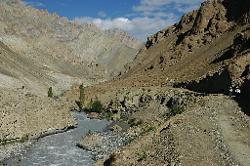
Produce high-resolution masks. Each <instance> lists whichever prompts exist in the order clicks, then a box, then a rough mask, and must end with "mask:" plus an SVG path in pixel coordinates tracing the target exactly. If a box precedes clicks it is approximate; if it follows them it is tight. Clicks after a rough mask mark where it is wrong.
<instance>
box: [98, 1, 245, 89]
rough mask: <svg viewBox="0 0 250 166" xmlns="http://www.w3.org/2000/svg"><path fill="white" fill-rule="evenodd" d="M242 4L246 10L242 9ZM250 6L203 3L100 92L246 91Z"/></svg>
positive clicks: (149, 43) (161, 34)
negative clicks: (145, 88)
mask: <svg viewBox="0 0 250 166" xmlns="http://www.w3.org/2000/svg"><path fill="white" fill-rule="evenodd" d="M240 4H241V5H242V4H244V5H243V6H245V7H246V9H244V10H240V9H239V6H241V5H240ZM247 7H249V2H248V1H244V0H243V1H237V2H232V1H230V0H225V1H220V0H213V1H207V2H204V3H203V4H202V6H201V8H200V9H199V10H196V11H192V12H190V13H188V14H186V15H184V16H183V17H182V18H181V20H180V22H179V23H176V24H175V25H173V26H170V27H168V28H166V29H163V30H161V31H159V32H157V33H156V34H155V35H153V36H151V37H148V41H147V43H146V45H145V48H144V49H143V50H141V51H140V52H139V54H138V55H137V56H136V59H135V61H134V62H133V63H130V64H128V65H127V66H126V68H127V72H126V73H124V74H123V75H122V76H121V77H119V78H117V79H116V81H113V82H108V83H106V84H101V85H100V89H101V90H104V91H105V89H108V87H109V86H110V85H111V86H114V87H116V86H117V87H123V86H125V87H126V86H128V87H133V86H138V87H142V86H159V85H160V86H175V87H185V88H188V89H193V90H196V91H199V92H215V93H216V92H222V93H225V94H228V93H229V90H230V89H237V88H241V89H242V91H245V90H246V93H247V92H248V91H249V87H248V85H246V84H247V82H248V80H249V78H248V77H249V72H248V70H249V62H250V61H249V58H250V56H249V8H247ZM213 80H214V81H216V87H215V86H213ZM207 82H210V84H209V86H208V87H205V85H203V83H207ZM98 87H99V86H96V87H95V88H96V89H98ZM102 87H103V88H102ZM194 88H196V89H194ZM216 89H217V90H216ZM243 93H244V92H243Z"/></svg>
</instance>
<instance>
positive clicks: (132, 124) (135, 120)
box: [128, 118, 143, 127]
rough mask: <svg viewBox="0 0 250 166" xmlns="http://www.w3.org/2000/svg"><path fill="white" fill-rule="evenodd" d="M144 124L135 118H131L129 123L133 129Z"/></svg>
mask: <svg viewBox="0 0 250 166" xmlns="http://www.w3.org/2000/svg"><path fill="white" fill-rule="evenodd" d="M142 123H143V121H142V120H138V119H135V118H131V119H129V121H128V124H129V125H130V127H133V126H139V125H141V124H142Z"/></svg>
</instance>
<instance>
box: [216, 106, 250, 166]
mask: <svg viewBox="0 0 250 166" xmlns="http://www.w3.org/2000/svg"><path fill="white" fill-rule="evenodd" d="M224 107H225V109H224V111H223V112H221V111H220V112H219V114H218V124H219V125H220V128H221V130H222V135H223V138H224V141H225V144H227V146H228V148H229V151H230V152H231V153H232V155H233V156H234V157H235V159H236V160H237V161H239V162H240V164H241V165H243V166H249V165H250V118H249V117H246V116H244V115H243V113H242V112H240V110H239V107H236V106H233V105H231V104H228V103H227V104H225V105H224Z"/></svg>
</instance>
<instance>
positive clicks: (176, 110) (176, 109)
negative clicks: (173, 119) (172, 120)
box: [169, 106, 184, 116]
mask: <svg viewBox="0 0 250 166" xmlns="http://www.w3.org/2000/svg"><path fill="white" fill-rule="evenodd" d="M183 112H184V108H183V107H179V106H175V107H173V108H171V109H170V110H169V114H170V116H175V115H177V114H181V113H183Z"/></svg>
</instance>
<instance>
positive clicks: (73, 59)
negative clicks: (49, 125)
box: [0, 0, 141, 93]
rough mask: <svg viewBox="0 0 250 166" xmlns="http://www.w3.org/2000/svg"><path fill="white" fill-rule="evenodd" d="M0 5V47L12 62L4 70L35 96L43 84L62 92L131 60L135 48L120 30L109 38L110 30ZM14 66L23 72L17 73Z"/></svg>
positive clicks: (21, 6) (115, 70) (20, 5)
mask: <svg viewBox="0 0 250 166" xmlns="http://www.w3.org/2000/svg"><path fill="white" fill-rule="evenodd" d="M0 2H1V3H0V10H1V13H0V41H1V42H2V44H1V49H5V53H6V54H8V53H7V52H8V51H9V52H11V55H9V56H8V58H10V57H11V56H12V58H14V57H13V56H15V58H16V59H15V60H14V63H13V65H14V66H16V67H13V66H12V67H11V66H8V69H9V68H11V69H9V71H7V72H8V73H12V75H13V76H16V77H15V78H17V79H18V80H19V81H21V82H22V84H23V85H24V86H26V87H29V88H30V87H32V88H30V89H31V90H34V89H36V91H37V92H39V91H41V93H42V92H43V93H44V90H45V89H48V87H49V86H53V87H55V89H58V90H60V91H62V90H65V89H69V87H70V86H71V85H72V84H74V83H78V84H79V83H80V82H84V83H85V84H86V85H88V84H89V82H93V81H94V82H95V80H96V81H97V82H98V81H101V80H106V79H109V78H112V77H113V76H115V75H118V74H119V73H120V71H122V70H124V65H125V64H126V63H127V62H130V61H132V60H133V59H134V57H135V55H136V53H137V51H138V50H139V49H140V46H141V43H140V42H139V41H137V40H136V39H134V38H132V37H130V36H129V35H127V34H126V33H125V32H124V33H120V34H119V33H116V35H115V33H111V32H112V30H110V33H109V34H108V33H106V32H103V31H101V30H99V29H98V28H97V27H96V26H95V25H92V24H85V25H80V24H78V23H76V22H72V21H69V20H67V19H66V18H61V17H59V16H58V15H56V14H49V13H48V12H47V11H42V10H37V9H34V8H32V7H30V6H25V5H24V4H23V3H22V1H19V0H11V1H4V0H2V1H0ZM124 34H126V35H124ZM7 47H8V49H7ZM6 49H7V50H8V51H7V52H6ZM2 56H3V54H2ZM2 63H6V64H8V65H10V64H9V63H10V62H8V61H7V62H5V61H2ZM15 63H17V65H16V64H15ZM24 63H25V64H24ZM18 65H20V66H22V68H26V69H25V70H24V69H21V70H19V69H18ZM65 66H67V67H65ZM1 67H2V68H3V70H8V69H7V66H6V68H5V66H1ZM1 73H2V72H1ZM2 74H5V73H2ZM21 75H22V76H21ZM8 76H10V75H8ZM4 77H7V76H5V75H4ZM93 78H94V79H93ZM1 82H2V83H1V84H8V82H5V81H3V79H2V81H1ZM62 82H64V83H63V84H62ZM15 86H17V85H15ZM36 91H34V92H35V93H36Z"/></svg>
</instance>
